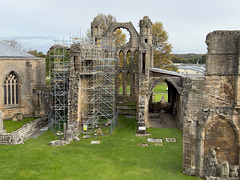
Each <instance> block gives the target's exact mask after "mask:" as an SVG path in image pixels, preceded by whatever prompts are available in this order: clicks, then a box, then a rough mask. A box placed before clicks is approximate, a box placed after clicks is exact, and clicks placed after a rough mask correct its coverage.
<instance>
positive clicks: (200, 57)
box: [171, 53, 206, 64]
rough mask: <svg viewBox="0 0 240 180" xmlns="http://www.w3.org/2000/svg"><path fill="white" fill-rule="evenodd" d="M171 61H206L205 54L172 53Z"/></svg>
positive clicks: (201, 62) (192, 62)
mask: <svg viewBox="0 0 240 180" xmlns="http://www.w3.org/2000/svg"><path fill="white" fill-rule="evenodd" d="M171 61H172V62H173V63H184V64H197V62H198V63H199V64H205V63H206V54H194V53H189V54H173V58H172V59H171Z"/></svg>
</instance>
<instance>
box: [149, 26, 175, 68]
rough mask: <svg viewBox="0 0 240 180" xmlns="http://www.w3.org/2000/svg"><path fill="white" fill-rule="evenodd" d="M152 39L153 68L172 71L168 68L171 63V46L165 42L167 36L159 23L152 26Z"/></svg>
mask: <svg viewBox="0 0 240 180" xmlns="http://www.w3.org/2000/svg"><path fill="white" fill-rule="evenodd" d="M152 38H153V48H154V57H153V64H154V67H157V68H162V69H168V70H173V69H172V68H171V67H170V64H171V63H172V62H171V58H172V54H171V51H172V45H171V44H169V43H168V42H167V40H168V34H167V32H166V31H165V29H164V27H163V24H162V23H161V22H155V23H154V24H153V25H152Z"/></svg>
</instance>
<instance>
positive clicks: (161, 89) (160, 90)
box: [153, 82, 167, 93]
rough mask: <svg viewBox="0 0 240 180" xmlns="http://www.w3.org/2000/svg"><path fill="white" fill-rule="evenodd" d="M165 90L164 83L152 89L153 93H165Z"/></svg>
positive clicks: (165, 85)
mask: <svg viewBox="0 0 240 180" xmlns="http://www.w3.org/2000/svg"><path fill="white" fill-rule="evenodd" d="M166 88H167V84H166V83H165V82H161V83H159V84H158V85H157V86H156V87H155V88H154V89H153V93H167V91H166Z"/></svg>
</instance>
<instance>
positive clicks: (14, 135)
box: [0, 117, 48, 145]
mask: <svg viewBox="0 0 240 180" xmlns="http://www.w3.org/2000/svg"><path fill="white" fill-rule="evenodd" d="M47 123H48V119H47V117H42V118H38V119H36V120H35V121H31V122H28V123H26V124H24V125H23V126H22V127H21V128H19V129H17V130H16V131H14V132H11V133H1V134H0V144H5V145H17V144H23V143H24V142H23V141H25V140H26V139H27V138H28V137H29V136H31V135H32V134H33V133H34V132H36V131H38V130H39V129H41V128H42V127H44V126H46V125H47Z"/></svg>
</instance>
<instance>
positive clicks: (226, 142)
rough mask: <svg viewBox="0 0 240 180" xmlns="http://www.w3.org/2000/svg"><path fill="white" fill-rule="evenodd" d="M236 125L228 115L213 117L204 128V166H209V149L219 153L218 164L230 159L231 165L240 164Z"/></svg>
mask: <svg viewBox="0 0 240 180" xmlns="http://www.w3.org/2000/svg"><path fill="white" fill-rule="evenodd" d="M237 132H238V131H237V129H236V125H235V124H234V123H233V122H232V121H230V120H229V119H228V118H227V117H226V116H222V115H217V116H215V117H213V118H212V119H211V120H210V121H209V122H208V123H207V124H206V125H205V128H204V130H203V137H204V141H203V142H204V143H203V147H202V149H203V153H202V154H203V157H202V158H203V167H204V168H205V169H204V170H206V168H207V159H208V156H209V150H210V149H214V150H215V151H216V153H217V162H218V164H220V163H222V162H223V161H228V162H229V164H230V165H239V146H238V134H237Z"/></svg>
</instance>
